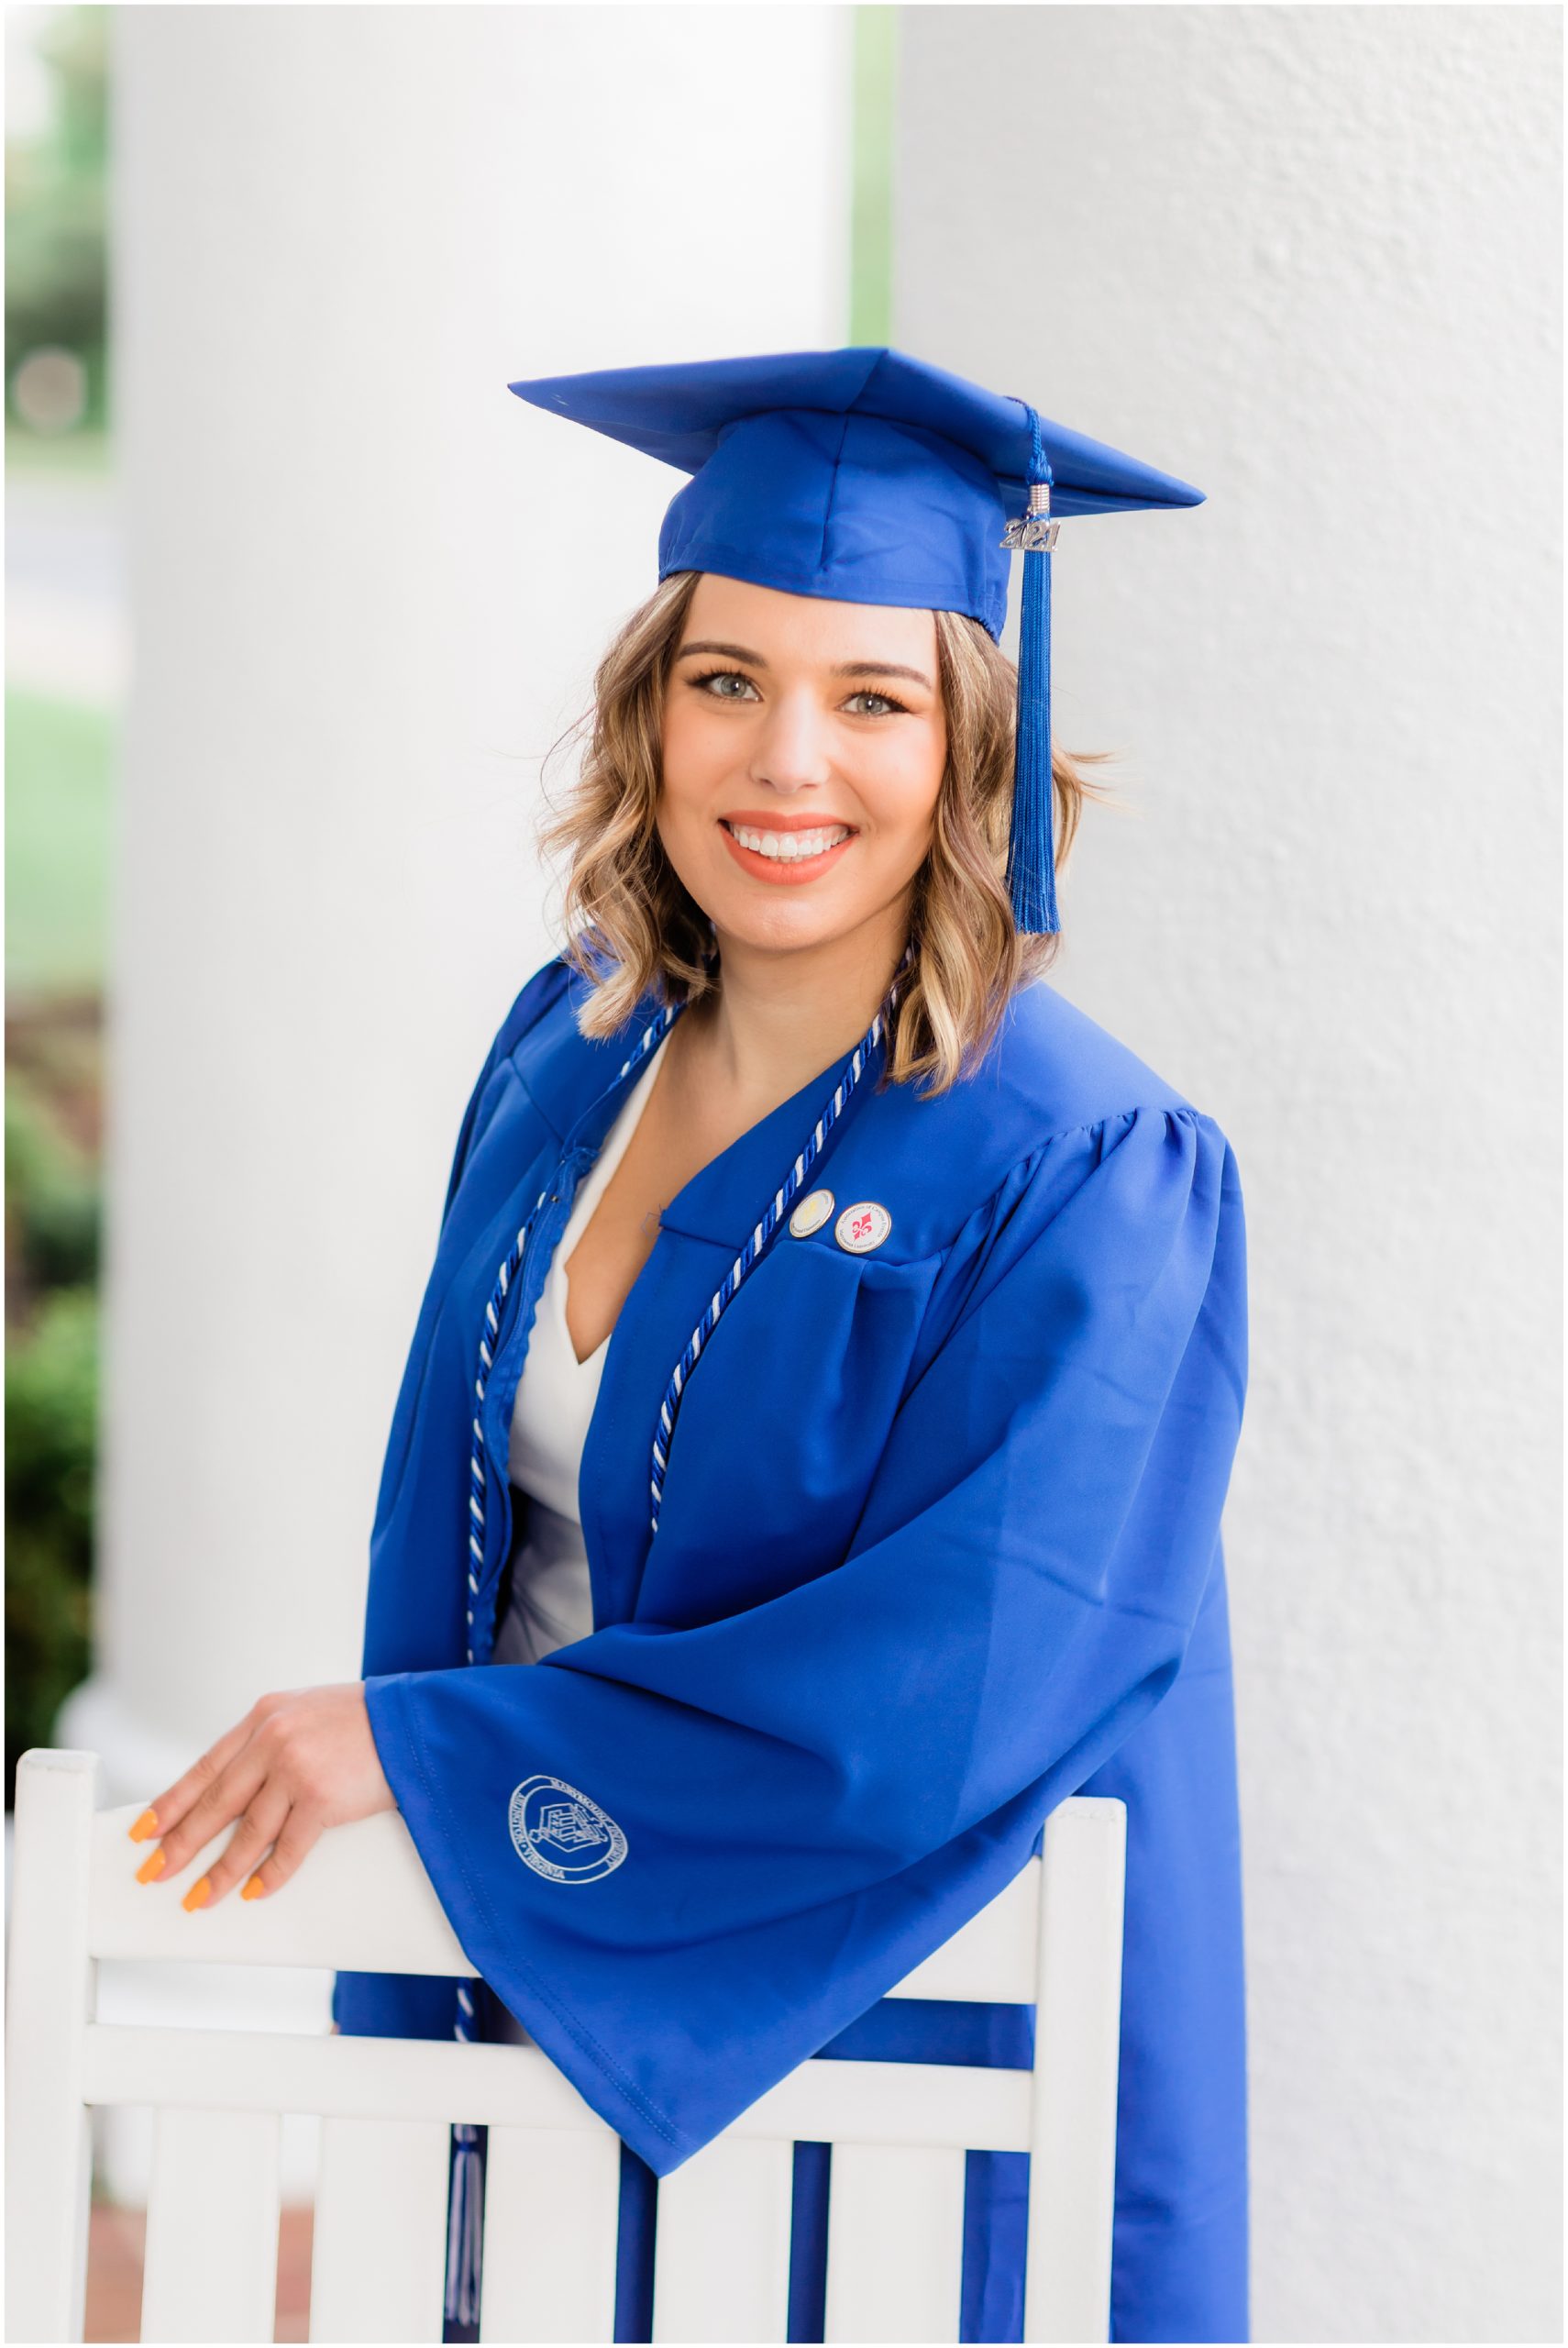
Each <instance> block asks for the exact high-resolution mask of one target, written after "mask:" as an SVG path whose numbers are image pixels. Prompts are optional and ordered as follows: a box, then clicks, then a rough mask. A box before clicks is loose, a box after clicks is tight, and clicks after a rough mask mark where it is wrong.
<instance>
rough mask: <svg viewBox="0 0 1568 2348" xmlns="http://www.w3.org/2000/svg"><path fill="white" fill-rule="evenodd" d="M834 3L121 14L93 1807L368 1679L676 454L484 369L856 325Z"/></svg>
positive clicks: (86, 1732)
mask: <svg viewBox="0 0 1568 2348" xmlns="http://www.w3.org/2000/svg"><path fill="white" fill-rule="evenodd" d="M847 28H848V17H847V12H846V11H845V10H842V9H836V8H819V7H801V8H797V7H777V8H775V7H758V8H744V9H731V8H727V7H722V6H714V7H690V8H679V9H664V8H651V9H644V8H637V7H627V8H606V7H589V8H579V7H572V6H562V7H534V6H530V7H524V8H513V7H472V8H470V7H464V8H451V9H448V8H445V7H421V6H415V7H381V6H371V7H365V8H318V7H303V8H275V7H248V6H241V7H234V8H129V9H126V10H121V11H117V12H116V25H115V32H116V59H115V125H114V129H115V153H116V172H117V179H116V197H115V216H114V245H115V256H114V257H115V276H114V289H115V291H114V320H113V323H114V331H115V338H116V340H115V348H116V431H117V435H118V441H119V455H120V463H121V467H122V476H123V486H124V496H125V512H126V526H127V545H128V556H129V570H130V598H131V613H132V622H133V632H134V640H135V649H134V675H133V680H132V684H131V690H130V696H129V703H128V710H127V727H126V737H125V758H124V768H123V774H122V787H121V829H120V842H119V863H118V898H117V908H116V945H115V955H114V966H113V984H112V1002H111V1015H112V1060H111V1069H112V1107H111V1133H110V1148H109V1166H108V1175H109V1193H110V1198H109V1210H110V1211H109V1240H108V1270H107V1292H106V1293H107V1328H108V1353H107V1364H106V1399H105V1426H104V1437H105V1464H104V1469H103V1490H102V1508H101V1522H102V1528H103V1539H102V1549H101V1556H100V1562H99V1568H98V1582H97V1590H96V1653H95V1672H94V1678H92V1679H91V1680H90V1681H89V1682H88V1683H87V1685H86V1686H85V1687H84V1688H83V1689H81V1690H80V1691H78V1694H77V1695H76V1697H75V1698H74V1699H73V1700H72V1702H71V1703H70V1704H69V1705H68V1706H67V1708H66V1711H65V1713H64V1715H63V1716H62V1719H61V1726H60V1730H59V1736H58V1741H60V1742H61V1743H72V1744H83V1745H87V1746H91V1747H93V1748H94V1749H95V1750H97V1751H98V1752H99V1753H100V1754H101V1755H103V1758H104V1762H105V1778H106V1782H105V1799H106V1800H116V1801H118V1800H134V1799H138V1798H140V1797H143V1796H146V1795H149V1794H151V1793H152V1792H154V1791H155V1790H157V1789H158V1787H159V1786H160V1785H161V1784H162V1783H164V1782H165V1781H166V1780H167V1779H169V1778H171V1777H173V1776H174V1775H176V1774H177V1773H178V1772H179V1771H180V1770H181V1769H182V1768H183V1767H186V1766H188V1764H189V1763H190V1762H191V1761H192V1760H193V1759H194V1757H195V1756H196V1755H197V1754H198V1753H199V1752H200V1751H201V1750H202V1749H203V1748H204V1745H206V1744H208V1743H210V1742H211V1740H212V1739H213V1738H214V1737H215V1736H216V1735H217V1734H219V1733H221V1732H222V1731H223V1730H224V1729H225V1728H226V1727H227V1726H228V1725H229V1724H230V1723H231V1722H233V1721H235V1720H236V1719H237V1718H238V1717H239V1715H240V1714H241V1713H242V1712H243V1711H245V1710H246V1709H247V1708H248V1705H249V1704H250V1703H251V1701H252V1700H254V1698H255V1697H256V1696H257V1695H259V1693H260V1692H261V1691H262V1690H263V1689H268V1688H271V1687H276V1686H297V1685H302V1684H306V1683H309V1682H312V1681H315V1680H324V1679H335V1678H336V1679H341V1678H354V1677H357V1675H358V1669H359V1639H360V1630H361V1623H362V1615H363V1606H364V1593H365V1578H366V1570H367V1539H368V1534H369V1530H370V1519H371V1514H372V1509H373V1502H374V1496H375V1489H376V1482H377V1478H378V1474H379V1468H380V1457H381V1446H382V1444H383V1442H384V1439H385V1434H386V1429H387V1424H388V1421H389V1419H390V1415H391V1411H392V1401H393V1397H394V1394H395V1391H396V1388H397V1383H398V1379H399V1378H400V1375H401V1371H402V1366H403V1356H404V1353H405V1350H406V1347H407V1344H408V1340H409V1336H410V1335H411V1332H412V1329H413V1324H414V1314H415V1312H416V1309H417V1304H418V1299H419V1294H420V1290H421V1289H422V1286H423V1283H424V1280H425V1274H426V1271H427V1269H428V1266H429V1259H430V1256H431V1253H432V1249H433V1245H434V1240H435V1235H436V1221H437V1217H438V1213H439V1209H440V1202H441V1198H442V1194H443V1191H444V1186H445V1181H446V1176H447V1166H448V1163H449V1158H450V1152H451V1147H452V1144H453V1140H454V1138H455V1135H456V1132H457V1126H458V1119H459V1116H460V1113H461V1109H462V1104H463V1102H464V1100H465V1099H466V1097H467V1094H468V1091H469V1085H470V1083H471V1081H472V1080H473V1077H474V1075H475V1073H476V1071H477V1069H478V1067H479V1064H480V1059H481V1058H482V1056H483V1053H484V1051H485V1048H486V1047H487V1045H488V1042H489V1039H490V1036H491V1033H492V1032H493V1030H494V1028H495V1026H496V1024H498V1022H499V1020H500V1017H501V1015H502V1012H503V1011H504V1010H505V1008H506V1006H507V1004H508V1003H509V1002H510V1001H511V999H512V997H513V993H514V992H515V991H516V989H517V988H518V986H519V985H520V984H521V983H522V981H523V980H524V979H525V977H526V976H527V975H528V974H529V972H530V971H531V970H532V969H534V968H536V965H537V964H538V963H539V962H540V961H541V960H542V959H544V958H545V957H546V955H547V953H548V952H549V951H550V950H551V945H550V942H549V939H548V936H547V924H546V911H545V886H544V882H543V881H542V878H541V876H540V874H539V872H538V869H537V867H536V858H535V854H534V851H533V825H534V819H535V817H536V814H537V812H538V810H539V806H540V793H539V778H538V759H539V757H540V754H542V753H543V752H544V751H545V750H546V749H547V748H548V746H549V745H550V743H551V742H552V741H553V740H554V739H555V738H556V737H557V736H558V734H559V733H560V731H561V730H562V728H563V727H564V726H565V725H566V724H567V723H568V722H569V719H570V718H571V717H573V716H574V715H576V714H578V712H579V711H580V709H581V708H582V707H583V706H584V702H585V696H586V694H587V692H588V688H589V683H590V678H591V670H592V666H593V663H594V661H595V659H596V658H597V656H598V654H599V652H600V651H601V649H602V646H603V643H604V642H605V640H606V639H607V638H608V637H609V635H610V633H611V632H612V630H613V626H615V625H616V623H617V622H618V621H619V620H620V619H621V618H622V617H624V615H625V614H626V613H627V612H628V611H629V610H630V609H631V608H632V606H633V605H634V604H635V603H637V602H638V601H639V600H640V599H641V597H642V596H643V595H644V594H645V593H648V592H649V591H650V590H651V589H652V587H653V585H654V583H655V571H656V562H655V551H656V541H657V526H658V520H659V516H660V515H661V513H662V511H663V507H664V505H665V504H666V503H667V502H668V498H669V497H670V496H671V495H672V494H673V493H674V491H675V490H676V489H677V488H678V487H679V483H680V480H681V478H682V476H680V475H678V474H676V473H674V472H672V471H668V469H666V468H664V467H662V466H658V465H656V464H654V463H652V462H650V461H649V460H646V459H645V458H642V457H640V456H637V455H635V454H634V453H633V452H631V451H629V450H623V449H617V448H616V447H615V446H614V445H613V444H612V443H611V442H609V441H606V440H604V439H602V438H600V437H598V436H595V435H590V434H587V433H582V432H574V431H572V430H569V428H567V427H566V426H564V425H561V424H559V423H558V422H557V421H555V420H553V419H551V418H548V417H547V416H545V415H541V414H540V413H539V412H537V411H536V410H534V409H532V408H529V407H527V406H525V404H524V403H522V402H521V401H519V400H517V399H515V398H514V397H513V395H512V394H511V393H509V392H508V391H507V389H506V384H507V382H508V380H509V379H510V378H513V377H517V376H523V375H533V374H545V373H554V372H558V371H567V370H570V369H575V368H581V367H591V366H608V365H613V364H627V363H634V362H638V361H643V360H655V359H663V358H668V359H678V358H705V357H712V356H719V355H723V354H728V353H734V352H742V351H746V350H768V349H788V348H790V347H802V346H805V347H810V346H820V345H826V344H832V343H836V342H839V341H842V340H843V339H844V338H845V320H846V317H847V297H848V289H847V280H846V271H847V254H848V244H849V239H848V217H847V215H848V203H849V175H848V95H849V63H848V53H847ZM563 774H564V770H562V769H560V768H558V769H557V770H556V780H557V783H559V781H561V780H562V779H563ZM127 1851H128V1846H127ZM199 1922H200V1920H199V1918H198V1919H196V1920H194V1922H193V1929H199Z"/></svg>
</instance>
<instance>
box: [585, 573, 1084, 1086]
mask: <svg viewBox="0 0 1568 2348" xmlns="http://www.w3.org/2000/svg"><path fill="white" fill-rule="evenodd" d="M700 576H701V573H700V572H698V571H694V570H684V571H677V572H675V573H674V574H673V575H672V576H671V577H670V578H668V579H667V580H666V581H664V582H663V584H662V585H661V586H660V587H659V588H658V589H657V591H656V592H655V593H653V594H652V595H650V596H649V597H648V599H647V601H646V603H645V604H642V605H640V606H639V608H638V609H637V610H636V611H635V612H634V613H633V615H632V616H631V618H630V619H629V620H628V621H627V622H626V624H625V626H624V627H622V628H621V629H620V630H619V632H618V633H617V634H616V636H615V637H614V638H613V641H612V642H611V644H610V646H609V648H608V649H607V650H606V651H605V653H604V656H603V658H602V660H601V661H600V663H599V666H598V668H597V670H596V671H595V673H594V680H593V695H594V697H593V706H592V708H591V710H590V711H589V712H588V713H587V714H585V715H584V716H583V717H582V718H581V719H580V720H579V721H578V724H577V725H574V726H572V727H571V728H569V731H568V733H567V735H565V736H564V737H562V740H563V741H568V742H569V741H571V740H573V739H575V738H578V737H580V736H581V735H582V734H583V733H584V731H586V730H588V729H589V728H591V733H590V735H589V740H588V745H587V748H586V751H585V753H584V756H583V759H582V762H581V768H580V774H579V777H578V780H577V781H576V782H575V784H574V785H573V786H572V788H571V791H570V792H569V796H568V798H567V800H566V802H565V803H564V805H562V806H561V807H560V808H559V809H558V810H557V811H551V810H550V809H548V808H547V813H546V815H545V817H544V819H543V821H542V824H541V828H540V836H539V839H540V847H542V849H543V850H544V852H545V854H546V855H547V856H548V857H552V858H555V857H561V858H564V859H565V862H566V868H567V869H566V881H565V897H564V904H563V907H562V911H563V914H564V917H565V923H566V929H567V934H568V937H569V944H568V945H567V947H565V949H564V952H565V957H566V959H567V961H568V962H569V964H570V965H571V966H572V968H573V969H576V970H578V971H580V973H581V975H582V976H583V977H584V978H586V979H589V980H591V981H592V991H591V994H590V995H589V997H588V1000H587V1002H585V1004H584V1005H583V1008H582V1010H581V1011H580V1013H579V1025H580V1028H581V1030H582V1033H583V1034H584V1035H587V1036H612V1035H613V1034H615V1032H616V1031H617V1030H618V1029H619V1028H621V1027H623V1026H624V1024H625V1023H626V1021H627V1019H628V1018H629V1017H630V1016H631V1014H632V1012H633V1011H634V1009H635V1006H636V1004H637V1003H638V1002H639V1001H640V1000H641V999H642V997H643V996H644V995H645V994H646V993H648V992H649V991H652V992H653V993H654V994H655V996H656V997H657V999H658V1000H659V1001H661V1002H671V1001H673V1002H681V1001H684V1002H688V1003H691V1002H698V1001H700V1000H701V997H702V996H703V995H704V994H707V993H709V992H711V991H712V990H713V989H714V987H715V986H716V984H717V980H716V979H715V978H714V977H713V976H712V975H711V974H710V970H709V968H708V966H707V958H708V956H709V954H710V952H711V949H712V925H710V923H709V920H708V917H707V915H706V914H704V913H703V911H702V909H701V906H700V905H699V904H698V903H696V902H695V900H694V899H693V898H692V897H691V895H690V892H688V890H687V889H686V887H685V885H684V883H683V882H682V881H680V880H679V879H678V877H677V875H676V872H675V869H674V867H673V866H672V865H671V863H670V862H669V859H668V857H667V856H666V854H665V851H664V847H663V844H662V842H661V841H660V839H659V836H658V827H657V822H656V820H655V818H656V812H657V805H658V795H659V788H660V781H661V776H662V737H663V710H664V700H665V691H666V685H667V681H668V676H669V671H670V669H671V667H672V665H673V663H674V659H675V655H676V652H677V651H678V649H679V644H680V637H681V632H682V629H683V627H684V625H685V620H686V614H687V610H688V607H689V605H690V601H691V597H692V594H693V593H694V592H695V589H696V584H697V581H698V579H699V577H700ZM934 617H935V620H936V642H937V659H938V668H939V673H940V689H941V692H942V698H943V705H944V710H945V712H946V719H947V764H946V769H945V771H944V775H943V778H942V784H941V788H940V791H939V792H938V796H937V802H936V809H935V815H934V820H933V836H932V843H931V847H930V849H929V851H928V853H927V855H926V858H925V861H924V863H923V864H922V867H921V869H920V870H919V872H918V873H917V874H916V876H915V881H914V894H913V901H912V904H911V925H910V943H911V948H912V952H911V969H910V970H909V972H908V973H907V974H906V979H905V982H904V986H903V991H902V993H901V994H900V1000H899V1003H898V1007H897V1010H896V1013H895V1014H894V1019H893V1023H892V1029H891V1033H890V1035H889V1043H888V1053H887V1065H886V1070H885V1076H886V1080H889V1081H891V1082H892V1083H895V1084H908V1083H911V1082H913V1081H914V1080H916V1079H922V1078H923V1079H925V1080H926V1083H925V1087H924V1091H925V1094H926V1095H928V1096H929V1095H934V1094H936V1093H939V1092H944V1091H946V1090H947V1088H948V1086H949V1085H951V1084H953V1083H954V1082H955V1080H957V1079H958V1078H960V1077H962V1076H964V1075H966V1074H967V1073H968V1072H969V1071H970V1070H971V1069H973V1068H974V1066H975V1065H976V1064H977V1062H978V1060H979V1059H981V1058H983V1057H984V1055H985V1052H986V1050H987V1048H988V1046H989V1044H990V1043H991V1040H992V1038H993V1037H994V1036H995V1034H996V1031H997V1028H998V1026H999V1024H1000V1020H1001V1016H1002V1013H1003V1011H1004V1009H1005V1008H1006V1005H1007V1002H1008V1001H1009V999H1010V996H1011V995H1012V994H1013V992H1014V991H1015V990H1016V989H1017V988H1019V987H1020V986H1022V985H1025V984H1026V983H1027V982H1028V981H1029V980H1032V979H1033V978H1036V977H1038V976H1039V974H1040V973H1041V972H1042V971H1043V970H1045V969H1048V968H1049V967H1050V965H1051V963H1052V962H1053V961H1055V958H1056V954H1057V952H1058V950H1059V945H1060V940H1059V936H1056V935H1052V936H1030V935H1025V934H1024V933H1021V931H1020V930H1019V929H1018V927H1017V925H1016V924H1015V922H1014V920H1013V915H1012V906H1011V903H1010V899H1009V896H1008V891H1007V882H1006V879H1005V877H1004V876H1005V872H1006V866H1007V847H1008V830H1009V825H1010V817H1011V806H1012V762H1013V729H1014V723H1015V717H1014V713H1015V708H1016V695H1017V671H1016V670H1015V669H1014V666H1013V663H1012V662H1011V661H1010V659H1008V658H1007V655H1006V654H1005V653H1004V652H1003V651H1002V650H1001V649H1000V648H999V646H998V645H996V644H995V643H994V642H993V641H992V639H991V637H989V636H988V634H987V632H986V630H985V629H984V628H983V627H982V626H980V623H979V622H978V621H977V620H972V619H969V618H967V617H966V616H965V615H963V614H961V613H956V612H940V611H939V612H937V613H936V614H935V615H934ZM556 748H560V744H559V743H558V744H557V745H556ZM550 755H551V756H554V751H552V752H551V753H550ZM1112 755H1113V754H1112V753H1111V752H1110V751H1107V750H1091V751H1087V752H1078V753H1077V754H1075V755H1074V756H1072V757H1069V756H1068V755H1067V753H1066V751H1063V750H1059V749H1056V748H1055V746H1053V749H1052V758H1051V766H1052V780H1053V783H1054V785H1055V805H1056V811H1057V833H1056V838H1057V846H1056V861H1057V867H1058V869H1061V867H1062V866H1063V865H1064V864H1065V863H1066V858H1067V855H1068V853H1069V852H1070V850H1071V847H1072V844H1073V839H1074V836H1075V835H1076V834H1077V827H1078V819H1079V816H1080V814H1081V813H1082V810H1083V804H1084V802H1085V800H1086V799H1089V798H1094V799H1106V798H1110V797H1111V796H1112V795H1113V794H1112V793H1111V792H1110V791H1109V790H1108V789H1107V788H1106V786H1104V785H1103V784H1099V783H1096V782H1093V781H1090V780H1089V778H1088V776H1086V775H1085V774H1084V773H1082V772H1081V771H1080V770H1081V768H1082V767H1084V766H1086V765H1088V764H1092V763H1096V762H1098V761H1099V760H1101V759H1108V758H1110V756H1112Z"/></svg>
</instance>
